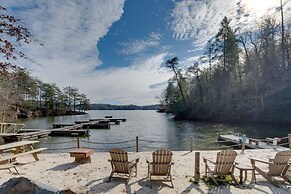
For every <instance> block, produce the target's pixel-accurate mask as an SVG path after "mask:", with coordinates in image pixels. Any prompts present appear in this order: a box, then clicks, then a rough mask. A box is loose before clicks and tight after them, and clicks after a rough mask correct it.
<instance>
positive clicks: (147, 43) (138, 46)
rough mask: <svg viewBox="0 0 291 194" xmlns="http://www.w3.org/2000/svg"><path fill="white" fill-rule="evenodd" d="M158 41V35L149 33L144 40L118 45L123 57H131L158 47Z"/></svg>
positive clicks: (159, 37)
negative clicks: (120, 46)
mask: <svg viewBox="0 0 291 194" xmlns="http://www.w3.org/2000/svg"><path fill="white" fill-rule="evenodd" d="M160 39H161V35H160V34H158V33H151V34H150V35H149V37H147V38H146V39H141V40H132V41H129V42H123V43H120V44H121V45H122V46H123V49H122V50H121V53H122V54H125V55H131V54H138V53H142V52H145V51H147V50H148V49H150V48H152V47H157V46H159V45H160Z"/></svg>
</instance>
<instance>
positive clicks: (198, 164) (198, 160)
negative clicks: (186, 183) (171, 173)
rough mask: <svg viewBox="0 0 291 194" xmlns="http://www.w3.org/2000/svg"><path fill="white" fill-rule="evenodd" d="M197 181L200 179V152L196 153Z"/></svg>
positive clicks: (195, 171) (195, 173) (195, 170)
mask: <svg viewBox="0 0 291 194" xmlns="http://www.w3.org/2000/svg"><path fill="white" fill-rule="evenodd" d="M194 175H195V181H199V179H200V152H195V169H194Z"/></svg>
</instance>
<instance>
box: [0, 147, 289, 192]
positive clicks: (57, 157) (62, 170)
mask: <svg viewBox="0 0 291 194" xmlns="http://www.w3.org/2000/svg"><path fill="white" fill-rule="evenodd" d="M277 152H278V150H246V151H245V152H244V153H243V154H242V153H241V150H237V153H238V156H237V158H236V162H238V163H241V164H249V165H250V161H249V157H255V158H260V159H267V158H268V157H274V155H275V154H276V153H277ZM173 153H174V155H173V162H174V163H175V164H174V166H173V168H172V175H173V183H174V188H170V183H169V182H154V183H153V187H152V188H150V187H149V182H148V181H147V178H146V176H147V164H146V158H149V159H150V158H151V152H140V153H130V154H129V158H131V157H132V158H134V157H140V161H139V163H138V174H137V177H133V178H132V179H131V180H130V181H129V184H128V185H126V184H125V180H124V179H119V178H113V179H112V180H111V182H107V179H108V176H109V174H110V172H111V166H110V163H109V162H108V159H110V156H109V153H107V152H97V153H96V152H95V153H94V154H93V155H92V156H91V159H92V162H91V163H87V164H77V163H75V162H74V158H72V157H70V155H69V153H42V154H39V159H40V160H39V161H35V160H34V158H33V157H32V156H25V157H20V158H17V161H18V162H19V163H23V164H24V165H19V166H18V167H17V169H18V171H19V173H20V175H15V174H14V173H11V172H9V171H8V170H1V175H0V183H1V184H3V183H4V182H6V181H7V180H9V179H10V178H14V177H20V176H23V177H27V178H29V179H31V180H33V181H36V182H39V183H41V184H44V185H49V186H51V187H54V188H55V189H56V190H64V189H68V188H73V187H75V188H76V187H83V188H87V189H90V190H91V192H92V193H167V194H169V193H280V194H281V193H291V190H290V188H291V187H290V186H289V185H288V184H287V183H284V184H282V185H281V186H280V187H274V186H272V185H271V184H269V183H268V182H267V181H266V180H265V179H264V178H263V177H262V176H260V175H257V176H256V177H257V184H252V183H250V180H251V172H249V173H248V180H247V182H246V183H245V184H244V185H241V186H240V188H237V187H235V186H234V185H232V184H231V185H230V186H229V185H228V186H220V187H216V188H208V187H207V186H206V184H204V183H203V182H200V183H199V184H198V185H197V184H194V183H192V182H190V181H189V180H190V179H191V177H192V176H193V175H194V156H195V151H193V152H187V151H178V152H173ZM216 153H217V151H200V155H201V156H204V157H207V158H209V159H212V160H213V161H215V157H216ZM200 173H201V176H204V163H203V161H202V159H200ZM235 177H236V178H237V179H239V171H238V170H237V169H236V170H235ZM277 180H281V179H280V178H278V179H277ZM281 181H282V180H281Z"/></svg>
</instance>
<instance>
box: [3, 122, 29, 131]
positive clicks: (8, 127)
mask: <svg viewBox="0 0 291 194" xmlns="http://www.w3.org/2000/svg"><path fill="white" fill-rule="evenodd" d="M25 127H26V125H25V124H20V123H0V133H17V132H18V131H19V130H21V129H24V128H25Z"/></svg>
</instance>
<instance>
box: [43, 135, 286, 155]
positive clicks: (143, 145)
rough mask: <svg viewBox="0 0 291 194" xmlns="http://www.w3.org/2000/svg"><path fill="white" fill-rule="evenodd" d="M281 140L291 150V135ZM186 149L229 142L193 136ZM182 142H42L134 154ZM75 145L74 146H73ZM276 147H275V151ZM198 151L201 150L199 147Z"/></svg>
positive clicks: (171, 147)
mask: <svg viewBox="0 0 291 194" xmlns="http://www.w3.org/2000/svg"><path fill="white" fill-rule="evenodd" d="M278 139H280V142H278V144H276V145H278V146H287V147H288V146H289V148H291V134H289V135H288V136H287V137H282V138H278ZM258 140H260V141H266V139H258ZM185 141H187V142H186V147H184V149H183V150H185V151H186V150H188V151H190V152H192V151H194V150H196V149H197V147H198V146H199V145H194V144H193V142H203V143H204V144H206V143H209V144H213V143H226V142H228V141H210V140H203V139H196V138H195V139H194V138H193V137H192V136H190V137H188V138H187V139H185ZM179 143H181V142H177V141H176V140H168V141H160V140H147V139H143V138H140V137H138V136H136V137H135V138H134V139H130V140H126V141H116V142H108V141H105V142H98V141H92V140H86V139H83V138H77V139H74V140H71V141H66V142H48V143H45V142H42V144H52V145H53V144H59V145H61V144H69V145H70V146H68V147H64V146H58V148H51V149H50V148H49V146H47V147H48V150H67V149H75V148H87V149H94V150H96V151H101V152H104V151H109V149H110V148H114V147H118V148H122V149H129V150H130V151H133V152H139V151H141V150H142V151H144V150H146V151H150V150H156V149H161V148H164V149H170V150H176V148H177V144H179ZM72 145H73V146H72ZM246 145H247V144H246V143H245V142H243V141H240V143H239V144H234V145H228V146H217V147H216V149H215V150H223V149H242V151H244V149H245V147H246ZM195 148H196V149H195ZM275 148H276V147H275V146H274V149H275ZM198 150H201V149H199V147H198Z"/></svg>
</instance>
